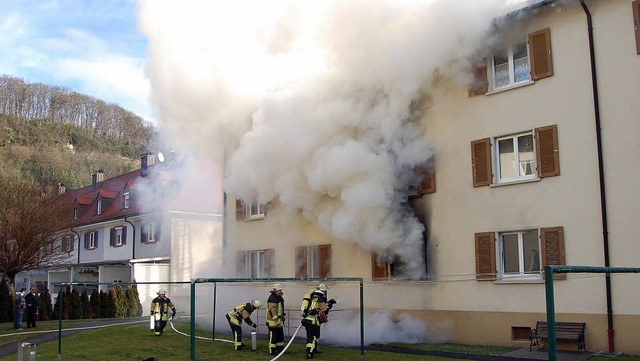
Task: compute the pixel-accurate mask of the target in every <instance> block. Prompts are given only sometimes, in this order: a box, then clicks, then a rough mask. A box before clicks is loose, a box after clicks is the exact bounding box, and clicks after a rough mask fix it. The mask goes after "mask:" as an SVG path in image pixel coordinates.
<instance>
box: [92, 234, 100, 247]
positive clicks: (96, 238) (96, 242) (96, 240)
mask: <svg viewBox="0 0 640 361" xmlns="http://www.w3.org/2000/svg"><path fill="white" fill-rule="evenodd" d="M93 233H94V237H95V238H94V240H95V242H94V243H95V245H96V247H95V249H98V245H99V243H98V239H99V238H98V231H93Z"/></svg>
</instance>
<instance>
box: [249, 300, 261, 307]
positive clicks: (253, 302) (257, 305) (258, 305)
mask: <svg viewBox="0 0 640 361" xmlns="http://www.w3.org/2000/svg"><path fill="white" fill-rule="evenodd" d="M251 304H252V305H253V308H260V306H262V302H260V301H258V300H253V301H251Z"/></svg>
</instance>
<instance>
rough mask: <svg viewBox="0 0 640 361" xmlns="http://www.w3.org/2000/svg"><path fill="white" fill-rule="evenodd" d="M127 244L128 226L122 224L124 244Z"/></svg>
mask: <svg viewBox="0 0 640 361" xmlns="http://www.w3.org/2000/svg"><path fill="white" fill-rule="evenodd" d="M125 244H127V226H122V245H123V246H124V245H125Z"/></svg>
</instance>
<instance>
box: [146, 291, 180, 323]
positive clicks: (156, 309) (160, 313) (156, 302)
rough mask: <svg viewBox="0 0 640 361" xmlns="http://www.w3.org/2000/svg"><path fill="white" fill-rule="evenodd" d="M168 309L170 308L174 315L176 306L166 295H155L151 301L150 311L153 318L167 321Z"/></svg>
mask: <svg viewBox="0 0 640 361" xmlns="http://www.w3.org/2000/svg"><path fill="white" fill-rule="evenodd" d="M169 309H171V311H173V314H174V315H175V313H176V308H175V306H174V305H173V303H171V300H170V299H169V298H168V297H165V298H160V297H156V298H154V299H153V301H151V312H153V316H154V319H155V320H158V321H167V320H168V319H169Z"/></svg>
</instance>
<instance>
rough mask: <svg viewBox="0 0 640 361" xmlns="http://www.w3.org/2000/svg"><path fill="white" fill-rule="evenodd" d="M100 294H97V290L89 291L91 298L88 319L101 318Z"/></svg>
mask: <svg viewBox="0 0 640 361" xmlns="http://www.w3.org/2000/svg"><path fill="white" fill-rule="evenodd" d="M100 301H101V300H100V292H98V289H97V288H94V289H93V291H91V298H90V299H89V312H90V313H89V318H100V317H101V312H102V311H101V302H100Z"/></svg>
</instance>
